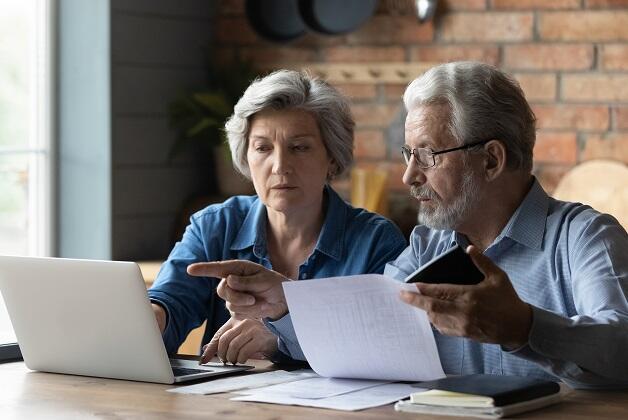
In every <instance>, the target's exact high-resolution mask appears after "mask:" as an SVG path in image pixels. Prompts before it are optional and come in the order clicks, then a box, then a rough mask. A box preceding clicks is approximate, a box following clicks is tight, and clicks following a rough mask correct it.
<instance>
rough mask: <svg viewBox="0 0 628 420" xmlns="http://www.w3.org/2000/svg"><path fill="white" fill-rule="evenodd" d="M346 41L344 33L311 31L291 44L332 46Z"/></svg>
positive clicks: (298, 45)
mask: <svg viewBox="0 0 628 420" xmlns="http://www.w3.org/2000/svg"><path fill="white" fill-rule="evenodd" d="M257 1H260V0H257ZM346 43H347V37H346V36H344V35H337V36H329V35H323V34H319V33H317V32H313V31H309V32H306V33H305V35H303V36H302V37H300V38H297V39H295V40H294V41H292V42H291V43H290V45H292V46H295V47H330V46H334V45H345V44H346Z"/></svg>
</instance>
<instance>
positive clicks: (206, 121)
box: [185, 117, 221, 138]
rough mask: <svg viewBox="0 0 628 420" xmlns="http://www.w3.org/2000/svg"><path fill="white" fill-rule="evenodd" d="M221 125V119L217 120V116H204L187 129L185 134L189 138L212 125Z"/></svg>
mask: <svg viewBox="0 0 628 420" xmlns="http://www.w3.org/2000/svg"><path fill="white" fill-rule="evenodd" d="M220 125H221V124H220V121H218V120H216V119H215V118H209V117H205V118H202V119H201V120H200V121H199V122H198V123H196V125H194V126H193V127H191V128H189V129H187V130H186V131H185V136H186V137H188V138H190V137H194V136H196V135H197V134H199V133H200V132H202V131H203V130H206V129H208V128H210V127H218V126H220Z"/></svg>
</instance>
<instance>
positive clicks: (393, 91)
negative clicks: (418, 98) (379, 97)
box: [384, 83, 408, 101]
mask: <svg viewBox="0 0 628 420" xmlns="http://www.w3.org/2000/svg"><path fill="white" fill-rule="evenodd" d="M407 87H408V84H407V83H400V84H387V85H384V96H385V97H386V99H387V100H389V101H401V99H402V98H403V93H404V92H405V91H406V88H407Z"/></svg>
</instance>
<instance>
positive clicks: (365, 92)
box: [334, 83, 377, 100]
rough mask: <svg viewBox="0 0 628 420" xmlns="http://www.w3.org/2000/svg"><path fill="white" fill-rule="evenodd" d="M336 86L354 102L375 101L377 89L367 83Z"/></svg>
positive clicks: (336, 84)
mask: <svg viewBox="0 0 628 420" xmlns="http://www.w3.org/2000/svg"><path fill="white" fill-rule="evenodd" d="M334 86H335V87H336V88H338V90H340V91H341V92H342V93H344V94H345V95H347V96H348V97H349V98H351V99H352V100H365V99H375V98H376V97H377V87H376V86H375V85H373V84H367V83H335V84H334Z"/></svg>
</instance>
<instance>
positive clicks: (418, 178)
mask: <svg viewBox="0 0 628 420" xmlns="http://www.w3.org/2000/svg"><path fill="white" fill-rule="evenodd" d="M401 180H402V181H403V183H404V184H406V185H407V186H409V187H410V186H412V185H415V184H419V185H423V184H425V180H426V179H425V173H424V172H423V170H422V169H421V168H419V164H418V163H417V162H416V161H415V160H414V159H410V163H409V164H408V166H406V170H405V172H404V173H403V177H402V178H401Z"/></svg>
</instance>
